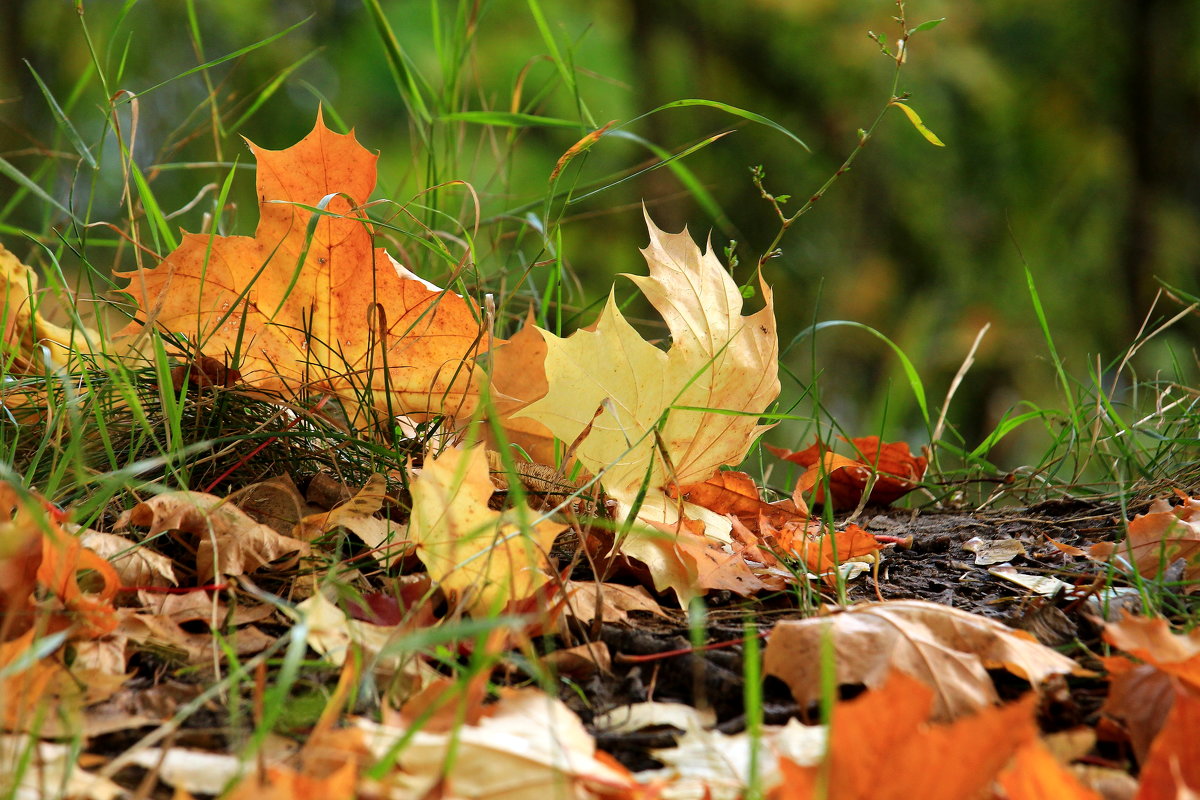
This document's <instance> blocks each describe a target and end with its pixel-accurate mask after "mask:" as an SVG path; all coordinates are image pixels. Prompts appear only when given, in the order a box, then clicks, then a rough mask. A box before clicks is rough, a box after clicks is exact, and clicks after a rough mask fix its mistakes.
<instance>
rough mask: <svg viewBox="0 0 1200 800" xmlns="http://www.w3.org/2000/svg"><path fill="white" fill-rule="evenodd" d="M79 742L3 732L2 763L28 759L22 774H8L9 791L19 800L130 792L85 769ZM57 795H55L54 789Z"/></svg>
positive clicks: (111, 799)
mask: <svg viewBox="0 0 1200 800" xmlns="http://www.w3.org/2000/svg"><path fill="white" fill-rule="evenodd" d="M77 761H78V744H77V743H74V742H70V743H67V744H56V743H53V742H39V741H37V740H36V739H32V738H31V737H29V736H18V735H14V734H0V764H3V765H5V768H8V767H9V766H10V765H17V764H22V763H24V764H25V765H26V766H25V769H23V770H22V771H21V773H20V778H18V779H16V780H12V781H11V782H10V779H12V778H14V777H15V776H14V775H12V774H5V775H4V778H5V782H4V786H5V792H6V796H8V797H15V798H16V799H17V800H37V799H38V798H43V797H47V796H55V797H69V798H73V800H119V798H125V797H128V796H129V793H128V792H127V791H126V790H125V789H124V788H122V787H121V786H118V785H117V784H115V783H113V782H112V781H110V780H108V779H107V778H103V777H100V776H99V775H93V774H92V773H90V772H88V771H87V770H84V769H81V768H80V766H79V764H78V763H77ZM51 788H52V791H53V795H51V792H50V790H51Z"/></svg>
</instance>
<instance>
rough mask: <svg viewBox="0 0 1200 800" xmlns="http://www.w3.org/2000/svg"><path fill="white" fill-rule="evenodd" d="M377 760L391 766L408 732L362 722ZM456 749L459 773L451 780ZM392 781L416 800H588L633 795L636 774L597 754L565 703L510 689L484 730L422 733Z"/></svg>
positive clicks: (488, 712)
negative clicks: (438, 797) (439, 790)
mask: <svg viewBox="0 0 1200 800" xmlns="http://www.w3.org/2000/svg"><path fill="white" fill-rule="evenodd" d="M353 722H354V725H355V727H356V728H357V729H358V730H361V731H362V732H363V733H364V734H365V736H366V743H367V747H368V749H369V750H370V752H371V754H372V755H373V757H374V758H375V759H377V760H378V759H383V758H384V757H385V756H388V757H389V758H390V755H391V751H392V748H393V746H394V745H395V743H396V741H397V740H398V739H399V738H400V737H403V736H405V735H406V733H407V731H406V730H405V729H404V728H400V727H393V726H387V725H380V724H377V723H375V722H371V721H369V720H366V719H363V718H355V719H354V721H353ZM451 747H453V748H454V752H455V758H454V761H453V762H452V764H453V769H452V770H451V771H450V772H449V774H446V772H445V768H446V764H447V760H446V759H447V756H448V754H449V752H450V749H451ZM396 764H397V767H398V770H397V771H396V772H395V773H392V774H389V775H388V776H386V778H385V780H387V781H389V782H390V783H399V784H400V785H403V786H404V787H405V789H406V791H407V792H408V794H406V795H405V796H408V797H429V796H435V795H430V794H429V792H430V791H431V790H433V789H434V788H435V787H438V786H440V785H443V781H444V787H445V791H446V794H445V796H446V797H463V798H467V797H470V798H504V800H544V799H545V798H548V797H559V796H563V797H571V798H580V800H587V798H599V797H605V796H612V795H620V793H622V792H630V791H632V790H633V789H635V788H636V787H637V784H636V783H635V782H634V780H633V777H632V776H631V775H630V774H629V772H628V771H627V770H626V769H624V768H623V767H621V766H620V765H619V764H617V763H616V762H615V761H612V760H611V759H608V758H607V757H605V756H604V754H603V753H598V752H597V751H596V745H595V742H594V741H593V740H592V737H591V736H590V735H588V733H587V731H586V730H585V729H584V727H583V723H582V722H581V721H580V720H579V718H578V717H576V716H575V714H574V713H572V712H571V711H570V709H568V708H567V707H566V706H565V705H564V704H563V703H562V702H561V701H559V700H558V699H556V698H554V697H550V696H549V695H547V694H544V693H543V692H541V691H538V690H536V689H502V690H501V693H500V699H499V700H498V701H497V702H496V703H493V704H491V705H489V706H487V707H486V709H485V714H484V716H483V717H482V718H480V719H479V721H478V723H476V724H468V725H463V726H461V727H459V728H457V729H456V730H453V731H450V732H446V733H429V732H426V731H424V730H417V732H416V733H413V734H412V735H411V738H410V739H409V740H408V743H407V744H406V745H405V747H403V748H402V749H401V750H400V751H399V755H398V756H397V757H396Z"/></svg>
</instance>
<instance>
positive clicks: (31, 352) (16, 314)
mask: <svg viewBox="0 0 1200 800" xmlns="http://www.w3.org/2000/svg"><path fill="white" fill-rule="evenodd" d="M0 284H3V286H4V304H3V307H0V320H3V323H2V324H3V327H4V331H3V336H4V338H3V339H0V366H2V367H3V371H4V373H5V374H9V373H21V372H32V373H34V374H37V375H40V374H42V373H44V372H45V371H46V369H47V367H50V368H53V367H65V366H67V365H68V364H69V363H70V361H71V359H72V358H73V357H74V356H75V354H77V353H91V352H92V344H93V343H96V342H99V341H100V337H99V335H98V334H97V333H96V332H95V331H94V330H91V329H90V328H84V327H74V326H72V327H69V328H64V327H61V326H58V325H55V324H53V323H51V322H49V321H47V319H46V318H45V317H44V316H43V315H42V311H43V305H44V303H45V298H46V297H47V294H46V292H44V291H41V290H39V289H38V276H37V273H36V272H34V271H33V270H32V269H30V268H29V267H27V266H26V265H24V264H22V263H21V260H20V259H19V258H17V257H16V256H15V255H13V254H12V253H11V252H9V251H8V250H7V249H5V247H4V245H2V244H0ZM43 354H44V355H43ZM44 359H45V360H44Z"/></svg>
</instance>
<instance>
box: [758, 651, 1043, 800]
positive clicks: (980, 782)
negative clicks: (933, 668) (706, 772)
mask: <svg viewBox="0 0 1200 800" xmlns="http://www.w3.org/2000/svg"><path fill="white" fill-rule="evenodd" d="M1032 700H1033V698H1032V697H1028V698H1025V699H1024V700H1022V701H1019V702H1016V703H1009V704H1008V705H1005V706H999V707H991V706H984V707H982V708H979V709H976V710H974V711H972V712H971V713H969V714H968V715H966V716H963V717H962V718H961V719H959V720H957V721H955V722H951V723H949V724H936V723H934V719H935V718H936V717H937V714H936V711H933V709H934V706H935V703H936V701H935V699H934V696H933V692H932V690H931V689H930V688H929V687H928V686H925V685H923V684H922V683H921V682H919V681H917V680H914V679H913V678H911V677H909V676H907V675H905V674H903V673H900V672H893V673H891V674H889V675H888V676H887V678H886V679H884V680H882V681H881V682H880V684H879V685H878V687H877V688H876V689H874V690H873V691H868V692H866V693H865V694H863V695H861V696H860V697H857V698H855V699H854V700H850V701H847V702H842V703H838V704H837V705H835V706H834V709H833V719H832V720H831V723H830V731H831V734H830V738H829V743H828V747H827V751H826V753H827V755H826V756H825V759H824V761H823V763H819V764H816V765H812V766H804V765H799V764H795V763H793V762H792V761H791V760H790V759H784V760H783V761H782V763H781V764H780V766H781V768H782V771H783V783H782V785H781V786H780V787H779V789H778V791H776V792H774V793H773V794H772V795H771V800H815V798H817V797H820V798H823V800H893V799H894V800H909V798H921V800H962V798H970V797H980V796H989V795H984V794H983V792H985V790H987V789H988V787H989V786H991V784H992V781H994V780H995V778H996V776H997V774H998V773H999V772H1000V770H1001V769H1002V768H1003V767H1004V766H1005V764H1007V763H1008V762H1009V760H1010V759H1011V758H1012V757H1013V755H1014V754H1015V753H1016V752H1017V751H1018V749H1019V748H1021V747H1023V746H1025V745H1027V744H1030V743H1032V742H1035V741H1036V737H1037V725H1036V724H1035V721H1034V713H1033V712H1034V705H1033V703H1032V702H1031V701H1032ZM931 712H932V717H931Z"/></svg>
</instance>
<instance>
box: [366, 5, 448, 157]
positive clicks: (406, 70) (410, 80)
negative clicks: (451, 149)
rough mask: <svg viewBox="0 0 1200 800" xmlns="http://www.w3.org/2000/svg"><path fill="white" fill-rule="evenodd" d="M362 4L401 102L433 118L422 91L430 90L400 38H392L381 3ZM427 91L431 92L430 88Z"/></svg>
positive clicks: (426, 119)
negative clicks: (380, 40)
mask: <svg viewBox="0 0 1200 800" xmlns="http://www.w3.org/2000/svg"><path fill="white" fill-rule="evenodd" d="M363 5H364V6H365V7H366V9H367V11H368V12H369V13H370V15H371V21H372V22H373V23H375V31H376V32H377V33H378V34H379V38H380V39H382V40H383V49H384V53H385V54H386V55H387V62H388V69H389V70H390V71H391V73H392V80H394V81H395V82H396V88H397V89H398V90H399V92H400V97H401V98H402V99H403V100H404V105H405V106H407V107H408V111H409V113H410V114H412V115H413V116H415V117H417V118H418V119H420V120H421V121H422V122H424V123H426V124H428V123H429V122H430V120H432V119H433V115H432V114H431V113H429V105H428V104H427V103H426V102H425V92H430V89H429V84H428V82H427V81H425V79H424V78H422V77H421V74H420V73H419V72H417V70H416V66H415V65H414V64H413V63H412V59H410V58H409V57H408V54H407V53H405V52H404V48H402V47H401V46H400V40H399V39H397V38H396V32H395V31H393V30H392V25H391V23H390V22H388V20H387V15H386V14H384V13H383V7H382V6H381V5H380V4H379V0H363ZM430 93H431V94H432V92H430ZM421 130H422V131H423V132H422V136H425V135H426V133H425V132H424V128H423V127H422V128H421Z"/></svg>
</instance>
